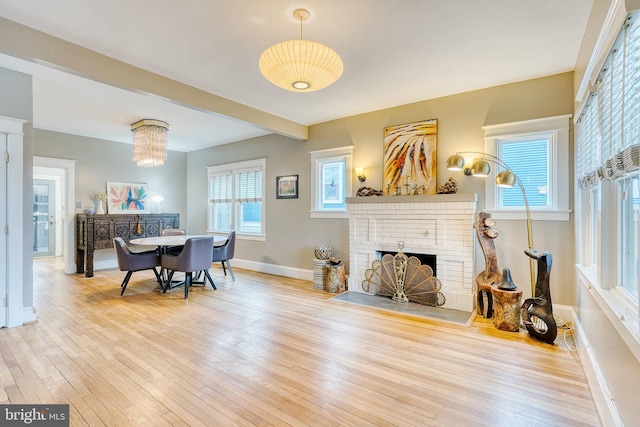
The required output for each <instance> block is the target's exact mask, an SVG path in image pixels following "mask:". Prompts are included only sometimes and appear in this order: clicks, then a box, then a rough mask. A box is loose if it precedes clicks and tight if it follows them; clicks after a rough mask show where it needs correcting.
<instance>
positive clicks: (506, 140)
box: [483, 115, 571, 221]
mask: <svg viewBox="0 0 640 427" xmlns="http://www.w3.org/2000/svg"><path fill="white" fill-rule="evenodd" d="M570 117H571V116H570V115H565V116H557V117H549V118H545V119H536V120H528V121H522V122H515V123H506V124H500V125H492V126H485V127H483V129H484V131H485V152H486V153H487V154H490V155H493V156H495V157H497V158H498V159H499V161H498V163H499V164H497V165H495V166H494V167H493V168H492V171H491V175H490V176H489V177H487V178H486V180H485V197H486V210H487V211H489V212H491V214H492V215H493V217H494V218H498V219H524V218H525V217H524V216H523V215H522V212H523V211H524V210H525V199H524V197H523V194H522V189H521V188H520V185H519V184H516V185H515V186H514V187H512V188H505V187H499V186H497V185H496V184H495V176H496V174H498V173H499V172H501V171H502V170H504V169H505V166H506V167H508V168H509V169H510V170H511V171H512V172H513V173H514V174H515V175H516V176H517V177H518V180H519V183H521V184H522V188H523V189H524V192H525V195H526V199H527V202H528V204H529V209H530V211H531V216H532V218H533V219H544V220H562V221H568V220H569V213H570V210H569V119H570Z"/></svg>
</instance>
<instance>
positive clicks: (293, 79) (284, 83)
mask: <svg viewBox="0 0 640 427" xmlns="http://www.w3.org/2000/svg"><path fill="white" fill-rule="evenodd" d="M293 16H294V17H295V18H296V19H297V20H299V21H300V40H288V41H284V42H281V43H278V44H275V45H273V46H271V47H270V48H268V49H267V50H265V51H264V52H263V53H262V55H261V56H260V60H259V61H258V66H259V68H260V72H261V73H262V75H263V76H264V77H265V78H266V79H267V80H269V81H270V82H271V83H273V84H274V85H276V86H278V87H280V88H282V89H286V90H290V91H293V92H313V91H316V90H320V89H324V88H325V87H327V86H329V85H331V84H332V83H334V82H335V81H336V80H338V79H339V78H340V76H341V75H342V70H343V64H342V59H341V58H340V55H338V54H337V53H336V52H335V51H334V50H333V49H331V48H330V47H327V46H325V45H323V44H321V43H318V42H314V41H311V40H303V39H302V22H303V21H306V20H307V19H309V16H311V15H310V14H309V11H308V10H306V9H296V10H295V11H294V12H293Z"/></svg>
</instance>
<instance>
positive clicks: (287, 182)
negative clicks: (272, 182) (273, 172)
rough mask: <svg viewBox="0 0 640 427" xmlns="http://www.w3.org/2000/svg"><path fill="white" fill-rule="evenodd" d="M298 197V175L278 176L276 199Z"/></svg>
mask: <svg viewBox="0 0 640 427" xmlns="http://www.w3.org/2000/svg"><path fill="white" fill-rule="evenodd" d="M297 198H298V175H284V176H277V177H276V199H297Z"/></svg>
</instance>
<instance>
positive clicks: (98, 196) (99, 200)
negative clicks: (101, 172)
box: [91, 191, 107, 215]
mask: <svg viewBox="0 0 640 427" xmlns="http://www.w3.org/2000/svg"><path fill="white" fill-rule="evenodd" d="M91 200H93V201H94V202H96V206H97V208H96V211H95V212H96V213H97V214H99V215H103V214H104V201H105V200H107V193H105V192H104V191H98V192H96V193H93V194H92V195H91Z"/></svg>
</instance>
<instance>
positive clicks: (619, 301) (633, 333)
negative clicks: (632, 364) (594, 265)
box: [576, 265, 640, 361]
mask: <svg viewBox="0 0 640 427" xmlns="http://www.w3.org/2000/svg"><path fill="white" fill-rule="evenodd" d="M576 271H577V272H578V276H579V277H578V282H580V283H581V284H582V286H584V287H585V289H586V290H587V292H589V294H590V295H591V296H592V297H593V299H594V300H595V301H596V303H597V304H598V306H599V307H600V309H601V310H602V312H603V313H604V315H605V316H606V317H607V319H609V321H610V322H611V324H612V325H613V327H614V328H615V330H616V331H617V332H618V334H620V337H621V338H622V339H623V340H624V342H625V343H626V344H627V346H628V347H629V350H631V352H632V353H633V354H634V355H635V356H636V359H638V361H640V323H639V319H638V315H637V313H633V312H631V311H630V310H623V309H622V308H623V306H624V299H623V298H621V296H620V293H619V292H616V291H615V290H608V289H602V288H601V287H600V286H599V285H597V284H596V282H592V280H591V279H593V275H592V274H591V271H590V269H589V268H588V267H583V266H581V265H576ZM590 277H591V279H590Z"/></svg>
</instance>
